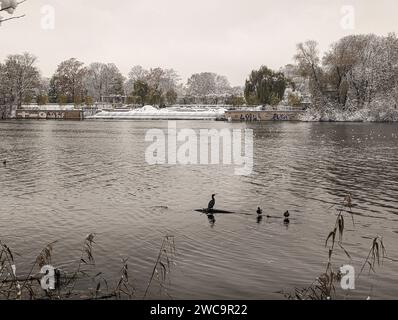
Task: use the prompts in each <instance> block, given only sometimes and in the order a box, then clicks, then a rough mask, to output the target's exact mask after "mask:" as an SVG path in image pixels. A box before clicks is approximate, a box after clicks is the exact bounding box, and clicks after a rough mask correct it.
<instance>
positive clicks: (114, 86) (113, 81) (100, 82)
mask: <svg viewBox="0 0 398 320" xmlns="http://www.w3.org/2000/svg"><path fill="white" fill-rule="evenodd" d="M85 82H86V87H87V90H88V95H89V96H91V97H93V98H94V100H95V101H102V100H103V97H104V96H112V95H123V92H124V89H123V83H124V77H123V75H122V74H121V73H120V71H119V69H118V68H117V67H116V65H115V64H113V63H108V64H105V63H99V62H95V63H91V64H90V65H89V66H88V68H87V74H86V79H85Z"/></svg>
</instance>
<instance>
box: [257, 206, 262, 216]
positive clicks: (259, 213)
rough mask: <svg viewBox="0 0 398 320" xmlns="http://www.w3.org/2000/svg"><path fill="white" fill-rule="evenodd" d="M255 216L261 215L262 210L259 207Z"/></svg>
mask: <svg viewBox="0 0 398 320" xmlns="http://www.w3.org/2000/svg"><path fill="white" fill-rule="evenodd" d="M257 214H258V215H259V216H260V215H262V214H263V210H261V208H260V207H258V208H257Z"/></svg>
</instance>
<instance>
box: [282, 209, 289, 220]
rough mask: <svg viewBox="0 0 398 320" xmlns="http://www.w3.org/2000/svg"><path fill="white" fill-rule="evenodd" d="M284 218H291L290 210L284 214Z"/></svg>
mask: <svg viewBox="0 0 398 320" xmlns="http://www.w3.org/2000/svg"><path fill="white" fill-rule="evenodd" d="M283 216H284V217H285V218H289V217H290V213H289V210H288V211H286V212H285V213H284V214H283Z"/></svg>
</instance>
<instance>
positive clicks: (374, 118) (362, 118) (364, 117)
mask: <svg viewBox="0 0 398 320" xmlns="http://www.w3.org/2000/svg"><path fill="white" fill-rule="evenodd" d="M300 120H301V121H309V122H310V121H330V122H332V121H333V122H398V109H396V108H395V107H392V108H372V109H371V108H364V109H361V110H356V111H342V110H336V109H332V108H330V109H328V110H315V109H307V110H306V111H305V112H304V114H303V115H302V116H300Z"/></svg>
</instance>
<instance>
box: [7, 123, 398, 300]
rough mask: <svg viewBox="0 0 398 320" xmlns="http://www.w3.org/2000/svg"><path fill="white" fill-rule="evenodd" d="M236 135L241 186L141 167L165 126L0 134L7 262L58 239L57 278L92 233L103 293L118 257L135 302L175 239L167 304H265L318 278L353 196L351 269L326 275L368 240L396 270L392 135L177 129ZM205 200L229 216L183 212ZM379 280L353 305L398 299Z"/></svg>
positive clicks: (347, 128)
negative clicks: (240, 146)
mask: <svg viewBox="0 0 398 320" xmlns="http://www.w3.org/2000/svg"><path fill="white" fill-rule="evenodd" d="M246 126H247V127H250V128H252V129H253V130H254V140H255V141H254V157H255V159H254V171H255V172H254V174H253V175H250V176H236V175H234V168H233V167H231V166H222V165H213V166H201V165H196V166H191V165H187V166H171V165H166V166H149V165H147V164H146V163H145V153H144V151H145V147H146V144H145V140H144V137H145V133H146V130H148V129H152V128H167V122H163V121H157V122H152V121H146V122H79V123H75V122H52V121H48V122H39V121H34V122H0V160H1V161H2V159H7V163H6V165H1V166H0V238H1V240H2V241H3V242H5V243H7V244H9V245H10V246H11V248H12V249H13V250H15V251H17V252H18V253H19V254H20V256H18V257H17V258H16V259H17V264H25V263H27V262H29V263H30V262H32V261H33V260H34V257H35V255H36V254H37V253H38V252H39V251H40V250H41V249H42V248H43V247H44V246H45V245H46V244H47V243H49V242H51V241H54V240H58V242H57V244H56V245H55V247H54V253H55V254H54V257H53V260H54V261H56V262H57V263H58V264H59V265H62V266H63V267H64V268H65V267H67V266H69V265H71V264H73V263H74V262H75V261H76V260H75V259H78V258H77V257H79V250H80V247H81V243H82V240H83V239H84V237H85V236H86V235H87V234H88V233H96V234H97V241H96V242H97V243H96V246H95V247H94V252H93V253H94V255H95V257H96V263H97V268H98V269H99V270H101V271H103V272H104V273H105V274H106V275H107V276H108V281H109V280H111V279H112V278H116V277H117V275H118V272H119V269H120V261H121V258H125V257H129V258H130V259H129V262H130V265H131V270H133V274H134V276H135V277H134V278H135V284H136V287H137V289H138V290H141V291H142V290H144V289H145V286H146V284H147V281H148V279H149V277H150V274H151V271H152V268H153V264H154V262H155V259H156V256H157V253H158V251H159V247H160V244H161V241H162V239H163V237H164V236H165V235H166V234H172V235H174V236H175V241H176V249H177V257H176V266H175V267H174V269H173V271H172V273H171V285H170V290H169V294H170V295H171V296H173V297H174V298H189V299H191V298H232V299H239V298H257V299H264V298H271V299H274V298H281V296H280V294H278V293H277V292H278V291H280V290H285V291H286V290H287V291H288V290H291V289H293V288H294V287H297V286H306V285H308V284H310V283H312V281H313V280H314V279H315V277H316V276H318V275H319V274H320V273H321V272H322V271H324V269H325V266H326V262H327V254H328V253H327V249H326V248H325V247H324V243H325V239H326V236H327V234H328V233H329V232H330V230H331V228H332V227H333V226H334V222H335V218H336V216H335V211H334V208H331V207H332V206H333V205H334V204H336V203H338V202H341V200H342V198H344V196H345V195H346V194H347V193H349V192H350V193H351V194H352V196H353V201H354V203H355V204H356V206H355V207H354V209H353V214H354V219H355V225H353V224H350V223H349V222H348V221H347V222H346V224H347V226H346V229H347V230H346V234H345V237H346V239H345V248H346V249H347V250H348V251H349V252H350V254H351V256H352V261H349V260H348V261H347V257H346V256H344V255H341V257H340V258H337V260H336V264H337V265H338V264H340V263H341V264H343V263H350V264H352V265H354V266H356V267H357V268H360V266H361V264H362V263H363V259H364V258H365V257H366V255H367V253H368V251H369V247H370V245H371V244H370V241H371V240H369V238H370V237H374V236H376V235H382V236H383V237H384V242H385V245H386V247H387V252H388V255H389V256H390V257H391V258H392V259H397V258H398V249H397V246H396V243H397V240H398V217H397V214H398V183H397V181H398V166H397V165H396V164H397V163H398V144H397V142H398V139H397V133H398V130H397V126H396V125H392V124H329V123H327V124H319V123H313V124H312V123H272V122H270V123H266V124H264V123H250V124H244V123H223V122H206V121H196V122H189V121H181V122H178V127H179V128H193V129H195V130H199V129H205V128H219V129H221V128H242V127H246ZM215 192H216V193H218V197H217V204H216V207H217V208H219V209H224V210H230V211H233V212H235V214H214V215H213V216H205V215H203V214H201V213H198V212H195V211H193V210H194V209H195V208H201V207H204V206H206V204H207V202H208V199H209V197H210V196H211V194H212V193H215ZM258 207H261V208H262V209H263V216H262V217H259V216H258V215H257V213H256V210H257V208H258ZM286 210H289V211H290V217H289V220H290V221H289V222H290V223H288V224H287V223H286V221H284V219H285V217H284V216H283V213H284V212H285V211H286ZM378 270H379V271H378V273H377V275H376V276H372V277H371V278H368V277H364V278H363V279H362V280H361V282H360V283H358V285H357V288H358V290H356V291H355V292H353V293H350V295H351V296H355V297H360V298H363V297H364V296H367V295H368V294H369V290H370V288H371V287H372V286H373V289H372V295H373V296H375V297H382V298H392V297H396V296H397V295H398V288H397V287H396V286H395V285H394V284H396V283H397V281H398V273H397V271H396V270H397V262H394V261H391V260H386V261H385V263H384V265H383V267H382V268H380V269H378ZM21 272H22V271H21ZM109 278H111V279H109ZM151 294H152V295H153V296H154V297H156V295H157V293H156V290H154V291H153V292H152V293H151ZM164 298H167V297H164Z"/></svg>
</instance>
